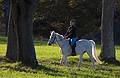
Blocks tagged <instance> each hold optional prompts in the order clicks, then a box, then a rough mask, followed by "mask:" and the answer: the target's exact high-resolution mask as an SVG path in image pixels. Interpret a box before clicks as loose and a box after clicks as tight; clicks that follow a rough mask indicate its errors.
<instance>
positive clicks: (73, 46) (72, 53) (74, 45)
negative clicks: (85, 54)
mask: <svg viewBox="0 0 120 78" xmlns="http://www.w3.org/2000/svg"><path fill="white" fill-rule="evenodd" d="M76 41H77V38H72V39H70V40H69V44H70V46H71V49H72V52H71V55H72V56H76V51H75V47H76Z"/></svg>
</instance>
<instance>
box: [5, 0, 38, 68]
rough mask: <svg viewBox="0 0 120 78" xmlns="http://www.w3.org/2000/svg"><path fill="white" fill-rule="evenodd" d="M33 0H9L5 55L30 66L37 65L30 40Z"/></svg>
mask: <svg viewBox="0 0 120 78" xmlns="http://www.w3.org/2000/svg"><path fill="white" fill-rule="evenodd" d="M34 4H35V0H11V1H10V19H9V32H8V46H7V53H6V57H7V58H8V59H10V60H12V61H21V62H22V63H23V64H26V65H29V66H31V67H36V66H37V64H38V63H37V60H36V54H35V49H34V44H33V40H32V32H33V25H32V15H33V11H34Z"/></svg>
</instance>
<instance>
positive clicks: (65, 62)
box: [63, 56, 67, 66]
mask: <svg viewBox="0 0 120 78" xmlns="http://www.w3.org/2000/svg"><path fill="white" fill-rule="evenodd" d="M63 60H64V65H65V66H67V56H63Z"/></svg>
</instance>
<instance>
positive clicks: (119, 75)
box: [0, 37, 120, 78]
mask: <svg viewBox="0 0 120 78" xmlns="http://www.w3.org/2000/svg"><path fill="white" fill-rule="evenodd" d="M6 40H7V39H6V38H4V37H0V78H120V66H116V65H112V64H102V65H99V64H97V63H96V67H95V69H93V68H92V67H91V62H90V61H89V59H88V56H87V54H85V55H84V57H83V58H84V59H85V60H84V61H83V63H82V65H81V68H80V69H78V68H77V67H76V65H77V63H78V61H79V56H75V57H69V58H68V63H69V66H68V67H65V66H60V65H59V60H60V58H61V53H60V51H59V47H58V46H57V45H53V46H47V45H46V42H43V41H42V42H39V41H35V50H36V56H37V60H38V62H39V66H38V68H37V69H31V68H29V67H26V66H23V65H22V64H21V63H19V62H16V63H11V62H8V61H7V60H6V59H5V58H4V57H3V56H5V53H6V46H7V45H6ZM97 52H98V53H97V54H98V55H99V52H100V46H97ZM116 57H117V59H118V60H120V46H116Z"/></svg>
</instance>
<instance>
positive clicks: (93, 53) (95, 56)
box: [89, 40, 102, 64]
mask: <svg viewBox="0 0 120 78" xmlns="http://www.w3.org/2000/svg"><path fill="white" fill-rule="evenodd" d="M89 41H90V42H91V43H92V55H93V58H94V59H95V60H96V62H98V63H99V64H102V62H101V61H100V60H99V58H98V57H97V54H96V45H95V42H94V41H93V40H89Z"/></svg>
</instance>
